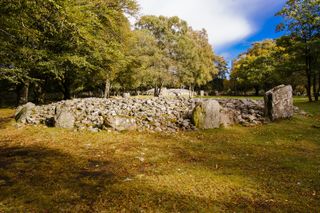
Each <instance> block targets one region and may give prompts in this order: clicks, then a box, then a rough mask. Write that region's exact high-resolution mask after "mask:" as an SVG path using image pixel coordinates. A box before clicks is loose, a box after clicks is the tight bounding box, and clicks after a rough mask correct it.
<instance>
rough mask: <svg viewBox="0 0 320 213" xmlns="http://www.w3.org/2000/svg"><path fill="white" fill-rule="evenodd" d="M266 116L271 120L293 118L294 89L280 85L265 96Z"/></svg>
mask: <svg viewBox="0 0 320 213" xmlns="http://www.w3.org/2000/svg"><path fill="white" fill-rule="evenodd" d="M264 99H265V116H266V117H268V118H269V119H270V120H272V121H274V120H278V119H282V118H291V117H292V116H293V113H294V107H293V98H292V87H291V86H290V85H289V86H285V85H280V86H278V87H275V88H273V89H272V90H269V91H268V92H266V94H265V97H264Z"/></svg>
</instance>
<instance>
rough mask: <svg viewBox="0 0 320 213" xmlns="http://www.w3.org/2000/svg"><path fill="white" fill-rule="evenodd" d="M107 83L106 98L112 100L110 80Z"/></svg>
mask: <svg viewBox="0 0 320 213" xmlns="http://www.w3.org/2000/svg"><path fill="white" fill-rule="evenodd" d="M105 83H106V85H105V89H104V98H110V88H111V83H110V80H109V79H107V80H106V82H105Z"/></svg>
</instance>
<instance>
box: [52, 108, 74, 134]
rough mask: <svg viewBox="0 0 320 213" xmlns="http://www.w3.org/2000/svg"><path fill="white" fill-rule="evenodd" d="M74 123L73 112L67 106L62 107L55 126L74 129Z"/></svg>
mask: <svg viewBox="0 0 320 213" xmlns="http://www.w3.org/2000/svg"><path fill="white" fill-rule="evenodd" d="M46 121H48V120H46ZM74 123H75V117H74V115H73V113H72V112H71V111H70V110H69V109H68V108H67V107H62V108H61V109H60V110H59V112H58V113H57V116H56V118H55V121H54V126H55V127H58V128H64V129H73V128H74Z"/></svg>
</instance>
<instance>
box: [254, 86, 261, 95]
mask: <svg viewBox="0 0 320 213" xmlns="http://www.w3.org/2000/svg"><path fill="white" fill-rule="evenodd" d="M254 90H255V93H254V95H255V96H259V90H260V88H259V86H255V87H254Z"/></svg>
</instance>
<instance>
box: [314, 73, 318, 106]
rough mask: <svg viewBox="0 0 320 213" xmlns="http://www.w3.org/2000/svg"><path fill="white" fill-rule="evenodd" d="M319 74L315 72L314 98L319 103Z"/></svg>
mask: <svg viewBox="0 0 320 213" xmlns="http://www.w3.org/2000/svg"><path fill="white" fill-rule="evenodd" d="M317 86H318V85H317V74H316V72H314V74H313V96H314V100H315V101H318V100H319V93H318V91H317Z"/></svg>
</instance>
